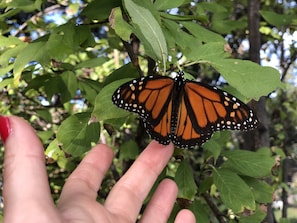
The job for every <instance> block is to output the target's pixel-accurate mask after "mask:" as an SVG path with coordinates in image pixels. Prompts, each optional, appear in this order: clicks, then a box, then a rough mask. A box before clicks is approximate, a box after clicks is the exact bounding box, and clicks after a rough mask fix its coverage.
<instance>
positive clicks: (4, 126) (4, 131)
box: [0, 116, 11, 143]
mask: <svg viewBox="0 0 297 223" xmlns="http://www.w3.org/2000/svg"><path fill="white" fill-rule="evenodd" d="M10 130H11V128H10V122H9V119H8V117H5V116H0V136H1V139H2V142H3V143H5V141H6V139H7V137H8V136H9V133H10Z"/></svg>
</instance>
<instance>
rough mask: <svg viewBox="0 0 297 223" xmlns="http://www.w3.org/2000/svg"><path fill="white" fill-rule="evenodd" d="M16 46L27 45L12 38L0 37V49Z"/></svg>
mask: <svg viewBox="0 0 297 223" xmlns="http://www.w3.org/2000/svg"><path fill="white" fill-rule="evenodd" d="M17 45H27V44H26V43H24V42H23V41H21V40H20V39H19V38H17V37H14V36H8V37H5V36H0V47H14V46H17Z"/></svg>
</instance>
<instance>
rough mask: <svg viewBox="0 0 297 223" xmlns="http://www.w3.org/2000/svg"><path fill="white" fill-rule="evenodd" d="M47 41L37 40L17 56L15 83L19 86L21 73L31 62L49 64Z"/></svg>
mask: <svg viewBox="0 0 297 223" xmlns="http://www.w3.org/2000/svg"><path fill="white" fill-rule="evenodd" d="M45 45H46V42H43V41H36V42H33V43H30V44H28V45H27V46H26V47H25V48H24V49H22V51H20V54H19V55H18V56H17V58H16V60H15V63H14V84H15V86H18V83H19V79H20V77H21V73H22V71H23V70H24V68H25V66H26V65H27V64H29V63H30V62H39V63H40V64H41V65H43V66H44V65H46V64H48V62H49V60H50V57H49V55H48V53H47V51H46V50H40V49H45Z"/></svg>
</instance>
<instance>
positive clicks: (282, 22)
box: [260, 10, 294, 27]
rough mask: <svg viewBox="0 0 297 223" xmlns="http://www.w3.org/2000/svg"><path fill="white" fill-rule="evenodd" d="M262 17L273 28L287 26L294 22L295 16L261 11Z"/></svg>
mask: <svg viewBox="0 0 297 223" xmlns="http://www.w3.org/2000/svg"><path fill="white" fill-rule="evenodd" d="M260 14H261V16H262V17H263V18H264V19H265V20H266V21H267V22H268V23H269V24H271V25H273V26H277V27H280V26H287V25H289V24H290V23H291V22H292V19H293V17H294V16H293V15H285V14H278V13H275V12H273V11H265V10H261V11H260Z"/></svg>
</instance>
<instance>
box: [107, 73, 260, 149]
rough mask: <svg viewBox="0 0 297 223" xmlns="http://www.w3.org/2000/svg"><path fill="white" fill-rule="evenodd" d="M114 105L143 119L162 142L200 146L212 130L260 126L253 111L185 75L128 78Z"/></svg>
mask: <svg viewBox="0 0 297 223" xmlns="http://www.w3.org/2000/svg"><path fill="white" fill-rule="evenodd" d="M112 101H113V103H114V104H115V105H117V106H118V107H120V108H123V109H125V110H128V111H130V112H135V113H137V114H139V115H140V117H141V118H142V119H143V122H144V126H145V128H146V131H147V132H148V134H149V135H151V137H152V138H153V139H155V140H157V141H158V142H159V143H161V144H164V145H167V144H169V142H170V141H172V142H173V143H174V144H175V145H176V146H179V147H186V148H188V147H193V146H200V145H202V144H203V143H204V142H205V141H207V140H208V139H209V138H210V137H211V135H212V134H213V132H215V131H220V130H224V129H233V130H248V129H253V128H256V127H257V123H258V120H257V118H256V116H255V115H254V113H253V111H252V110H251V109H250V108H249V107H248V106H247V105H246V104H244V103H243V102H241V101H240V100H239V99H237V98H236V97H234V96H232V95H231V94H229V93H227V92H225V91H222V90H220V89H218V88H216V87H211V86H209V85H206V84H203V83H200V82H195V81H190V80H186V79H184V74H183V72H179V73H178V74H177V76H176V77H175V78H174V79H172V78H170V77H165V76H147V77H141V78H138V79H134V80H132V81H129V82H127V83H125V84H123V85H122V86H120V87H119V88H118V89H117V90H116V91H115V92H114V94H113V96H112Z"/></svg>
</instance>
